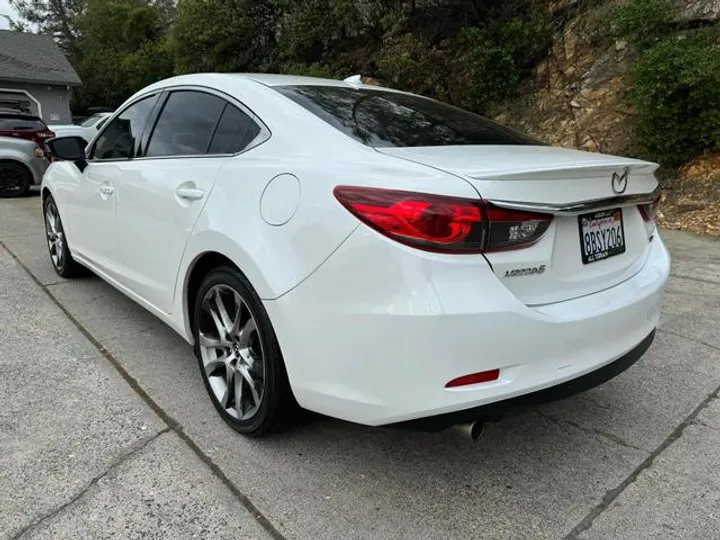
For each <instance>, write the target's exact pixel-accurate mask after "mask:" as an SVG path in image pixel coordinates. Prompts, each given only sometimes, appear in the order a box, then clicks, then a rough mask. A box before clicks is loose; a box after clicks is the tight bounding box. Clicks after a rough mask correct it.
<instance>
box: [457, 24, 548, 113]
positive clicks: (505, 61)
mask: <svg viewBox="0 0 720 540" xmlns="http://www.w3.org/2000/svg"><path fill="white" fill-rule="evenodd" d="M458 39H459V46H460V49H461V50H462V49H464V50H465V51H467V52H466V54H465V57H464V58H465V62H466V67H465V69H467V70H469V72H470V74H471V86H470V88H469V89H468V92H467V93H466V95H465V97H464V98H463V100H462V103H461V104H462V105H463V106H465V107H468V108H470V109H473V110H475V111H480V112H483V111H485V110H486V109H487V107H488V105H490V104H491V103H493V102H496V101H499V100H502V99H505V98H507V97H509V96H510V95H511V94H512V93H513V92H514V91H515V90H516V89H517V87H518V84H519V83H520V81H521V80H522V79H523V78H524V77H525V76H526V75H527V74H528V73H529V72H530V69H531V67H532V66H533V65H534V63H535V61H536V60H538V58H539V57H540V56H541V55H542V54H543V53H544V52H545V50H546V48H547V45H548V40H549V36H548V33H547V31H546V30H545V25H544V24H543V21H542V19H540V18H538V17H532V18H529V19H520V18H515V19H512V20H510V21H509V22H508V23H506V24H504V25H502V26H500V27H497V28H469V29H466V30H464V31H463V32H461V34H460V36H459V38H458Z"/></svg>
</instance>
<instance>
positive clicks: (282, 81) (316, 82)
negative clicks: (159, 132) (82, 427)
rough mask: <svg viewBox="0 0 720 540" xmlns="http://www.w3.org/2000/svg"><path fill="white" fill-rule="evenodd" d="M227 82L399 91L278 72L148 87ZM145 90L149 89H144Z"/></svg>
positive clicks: (200, 76) (205, 76) (191, 78)
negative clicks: (241, 81)
mask: <svg viewBox="0 0 720 540" xmlns="http://www.w3.org/2000/svg"><path fill="white" fill-rule="evenodd" d="M221 80H225V81H226V82H232V81H238V80H244V81H252V82H254V83H258V84H262V85H263V86H268V87H276V86H338V87H346V88H368V89H375V90H386V91H391V92H392V91H397V90H393V89H391V88H385V87H381V86H378V85H368V84H356V83H351V82H346V81H343V80H339V79H324V78H321V77H305V76H302V75H281V74H276V73H193V74H188V75H178V76H175V77H170V78H168V79H164V80H162V81H158V82H157V83H155V84H153V85H151V87H148V88H153V89H157V88H163V87H169V86H173V85H185V84H212V83H213V82H215V83H217V82H218V81H221ZM144 90H147V88H146V89H144Z"/></svg>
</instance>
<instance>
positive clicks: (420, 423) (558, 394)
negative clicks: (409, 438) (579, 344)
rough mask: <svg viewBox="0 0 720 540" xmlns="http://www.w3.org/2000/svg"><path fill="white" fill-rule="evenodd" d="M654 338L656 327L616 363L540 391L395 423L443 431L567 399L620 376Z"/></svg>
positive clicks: (426, 429) (418, 428)
mask: <svg viewBox="0 0 720 540" xmlns="http://www.w3.org/2000/svg"><path fill="white" fill-rule="evenodd" d="M654 339H655V330H653V331H652V332H651V333H650V335H648V336H647V337H646V338H645V339H644V340H642V342H641V343H640V344H639V345H638V346H637V347H635V348H634V349H633V350H632V351H630V352H629V353H627V354H625V355H624V356H621V357H620V358H618V359H617V360H615V361H614V362H611V363H609V364H607V365H606V366H603V367H601V368H600V369H596V370H595V371H591V372H590V373H587V374H585V375H583V376H581V377H578V378H577V379H572V380H570V381H567V382H564V383H561V384H558V385H556V386H551V387H550V388H546V389H544V390H539V391H537V392H531V393H529V394H523V395H521V396H517V397H514V398H510V399H504V400H501V401H496V402H494V403H489V404H487V405H481V406H480V407H474V408H472V409H465V410H463V411H457V412H453V413H447V414H441V415H437V416H430V417H427V418H419V419H417V420H407V421H405V422H400V423H398V424H396V425H397V426H398V427H408V428H412V429H417V430H421V431H440V430H443V429H446V428H448V427H450V426H453V425H455V424H460V423H463V422H472V421H473V420H478V419H479V420H494V419H496V418H498V417H499V416H501V415H503V414H505V413H508V412H511V411H514V410H517V409H522V408H525V407H532V406H534V405H541V404H543V403H550V402H552V401H558V400H561V399H565V398H568V397H570V396H574V395H575V394H579V393H581V392H586V391H588V390H590V389H591V388H595V387H596V386H599V385H601V384H603V383H606V382H607V381H609V380H610V379H613V378H614V377H617V376H618V375H620V374H621V373H622V372H623V371H625V370H626V369H628V368H629V367H631V366H632V365H633V364H635V362H637V361H638V360H640V358H641V357H642V355H643V354H645V351H647V350H648V349H649V348H650V345H652V342H653V340H654Z"/></svg>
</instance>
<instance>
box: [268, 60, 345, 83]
mask: <svg viewBox="0 0 720 540" xmlns="http://www.w3.org/2000/svg"><path fill="white" fill-rule="evenodd" d="M280 72H281V73H285V74H287V75H303V76H305V77H322V78H326V79H329V78H332V77H334V76H335V74H334V73H333V71H332V69H330V67H329V66H326V65H325V64H319V63H315V64H310V65H308V64H302V63H298V62H283V63H282V64H281V65H280Z"/></svg>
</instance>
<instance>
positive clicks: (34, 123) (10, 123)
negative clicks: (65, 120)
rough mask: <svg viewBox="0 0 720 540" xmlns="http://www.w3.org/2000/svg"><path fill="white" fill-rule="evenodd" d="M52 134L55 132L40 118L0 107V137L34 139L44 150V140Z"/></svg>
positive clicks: (52, 135)
mask: <svg viewBox="0 0 720 540" xmlns="http://www.w3.org/2000/svg"><path fill="white" fill-rule="evenodd" d="M54 136H55V134H54V133H53V132H52V131H50V129H48V127H47V124H45V122H43V121H42V119H41V118H39V117H37V116H32V115H30V114H23V113H21V112H19V111H13V110H12V109H2V108H0V137H18V138H20V139H27V140H29V141H34V142H35V143H37V145H38V146H39V147H40V148H42V149H43V150H44V149H45V144H44V143H45V141H46V140H47V139H52V138H53V137H54Z"/></svg>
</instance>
